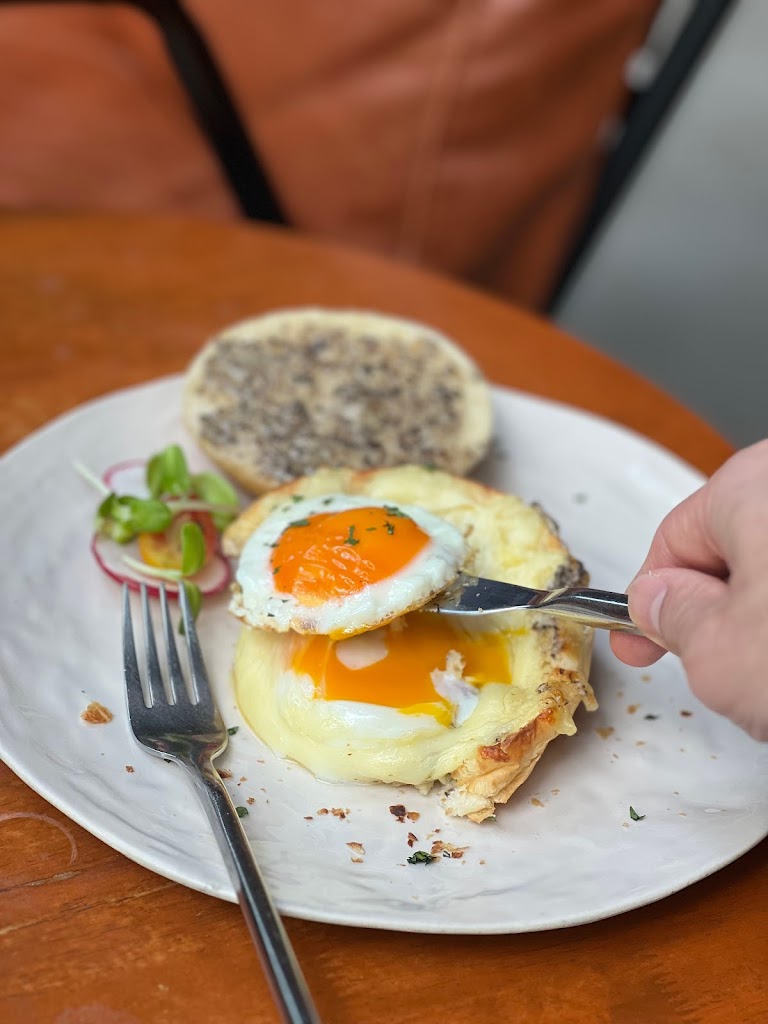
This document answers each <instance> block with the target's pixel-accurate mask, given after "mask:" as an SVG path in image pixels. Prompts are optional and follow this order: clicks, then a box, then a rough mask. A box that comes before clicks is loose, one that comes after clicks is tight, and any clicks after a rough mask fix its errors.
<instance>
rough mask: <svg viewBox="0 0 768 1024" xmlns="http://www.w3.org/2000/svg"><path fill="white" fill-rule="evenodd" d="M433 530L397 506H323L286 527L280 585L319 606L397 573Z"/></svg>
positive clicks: (277, 562)
mask: <svg viewBox="0 0 768 1024" xmlns="http://www.w3.org/2000/svg"><path fill="white" fill-rule="evenodd" d="M428 543H429V534H428V533H426V532H425V531H424V530H422V529H421V527H420V526H417V525H416V523H415V522H414V521H413V520H412V519H411V518H410V517H409V516H406V515H405V514H404V513H403V512H401V511H400V510H399V509H397V508H395V507H394V506H389V505H385V506H383V507H381V508H379V507H370V508H369V507H364V508H354V509H348V510H346V511H344V512H318V513H315V514H314V515H311V516H309V517H308V518H306V519H299V520H297V521H296V522H294V523H291V524H289V526H287V527H286V529H285V530H283V532H282V534H281V535H280V538H279V539H278V541H277V543H276V544H275V547H274V548H273V550H272V557H271V568H272V575H273V577H274V587H275V590H277V591H278V592H279V593H282V594H291V595H292V596H293V597H295V598H296V600H297V601H300V602H301V603H302V604H304V605H308V606H316V605H319V604H322V603H323V602H325V601H328V600H332V599H334V598H342V597H348V596H350V595H352V594H356V593H359V592H360V591H361V590H363V589H364V588H365V587H366V586H370V585H371V584H373V583H378V582H380V581H381V580H384V579H387V578H388V577H390V576H394V575H395V573H397V572H399V571H400V570H401V569H402V568H403V567H404V566H406V565H408V563H409V562H410V561H411V560H412V559H413V558H414V557H415V556H416V555H417V554H418V553H419V552H420V551H421V550H422V549H423V548H424V547H426V545H427V544H428Z"/></svg>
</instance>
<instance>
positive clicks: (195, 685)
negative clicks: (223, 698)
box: [179, 583, 213, 707]
mask: <svg viewBox="0 0 768 1024" xmlns="http://www.w3.org/2000/svg"><path fill="white" fill-rule="evenodd" d="M179 603H180V604H181V614H182V618H183V620H184V635H185V636H186V638H187V651H188V652H189V667H190V669H191V671H192V689H193V692H194V698H195V700H196V701H197V703H199V704H204V705H206V706H209V707H212V706H213V698H212V697H211V685H210V683H209V681H208V672H207V671H206V668H205V662H204V661H203V652H202V651H201V650H200V642H199V640H198V639H197V629H196V628H195V620H194V618H193V616H192V609H191V608H190V607H189V598H188V597H187V591H186V588H185V587H184V584H183V583H182V584H181V585H180V586H179Z"/></svg>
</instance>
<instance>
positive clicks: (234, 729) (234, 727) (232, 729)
mask: <svg viewBox="0 0 768 1024" xmlns="http://www.w3.org/2000/svg"><path fill="white" fill-rule="evenodd" d="M239 728H240V726H239V725H230V727H229V728H228V729H227V732H228V733H229V735H230V736H234V735H235V733H236V732H237V730H238V729H239Z"/></svg>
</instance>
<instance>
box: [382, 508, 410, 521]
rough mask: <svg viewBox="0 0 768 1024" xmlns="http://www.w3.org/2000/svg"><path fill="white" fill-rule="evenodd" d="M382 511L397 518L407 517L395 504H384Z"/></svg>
mask: <svg viewBox="0 0 768 1024" xmlns="http://www.w3.org/2000/svg"><path fill="white" fill-rule="evenodd" d="M384 511H385V512H386V513H387V515H388V516H395V517H396V518H398V519H407V518H408V516H407V515H406V514H405V512H403V511H401V509H399V508H398V507H397V505H385V506H384Z"/></svg>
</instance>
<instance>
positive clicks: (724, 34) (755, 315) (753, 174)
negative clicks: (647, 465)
mask: <svg viewBox="0 0 768 1024" xmlns="http://www.w3.org/2000/svg"><path fill="white" fill-rule="evenodd" d="M704 2H706V0H704ZM693 6H694V3H692V2H690V0H665V4H664V7H663V9H662V12H661V14H660V15H659V17H658V19H657V23H656V25H655V26H654V31H652V33H651V37H650V39H649V45H648V47H647V48H646V49H645V50H644V52H642V53H640V54H638V56H637V58H635V59H634V60H633V61H631V62H630V66H629V68H628V74H629V76H630V78H631V77H632V76H633V75H634V76H636V77H637V78H638V79H639V78H642V77H643V76H646V75H651V74H653V72H654V70H655V66H656V63H657V62H658V60H659V59H660V58H661V57H663V54H664V51H665V49H666V47H667V46H668V45H670V44H671V41H672V39H673V38H674V35H675V32H676V31H677V29H678V27H679V25H680V23H681V22H682V20H683V19H684V17H685V15H686V14H687V13H688V11H689V9H690V8H692V7H693ZM767 54H768V3H766V2H765V0H739V2H737V3H735V4H733V5H732V6H731V9H730V11H729V12H728V14H727V16H726V17H725V19H724V21H723V23H722V25H721V26H720V27H719V29H718V32H717V34H716V36H715V37H714V39H713V40H712V43H711V45H710V46H709V47H708V49H707V51H706V52H705V53H704V54H703V55H702V57H701V59H700V61H699V63H698V64H697V66H696V67H695V69H694V70H693V72H692V74H691V77H690V78H689V79H688V81H687V83H686V86H685V88H684V92H683V93H682V94H681V96H680V97H679V100H678V102H677V103H676V105H675V108H674V109H673V110H672V111H671V113H670V115H669V117H668V118H667V120H666V121H665V122H664V124H663V125H662V127H661V128H660V129H659V131H658V133H657V134H656V136H655V137H654V140H653V142H652V144H651V146H650V147H649V150H648V151H647V152H646V156H645V157H644V158H643V160H642V161H641V163H640V164H639V165H638V167H637V169H636V173H635V174H634V175H633V178H632V180H631V181H630V183H629V184H628V186H627V188H626V190H625V191H624V192H623V194H622V196H621V198H620V199H619V201H618V203H617V205H616V206H615V207H614V210H613V211H612V212H611V214H610V215H609V216H608V217H607V218H606V220H605V222H604V223H603V225H602V226H601V228H600V230H599V231H598V233H597V236H596V238H595V239H594V243H593V244H592V245H591V246H590V247H589V250H588V251H587V252H585V253H584V255H583V257H582V259H581V261H580V263H579V266H578V267H577V269H576V271H575V273H574V275H573V276H572V278H571V280H570V282H569V284H568V286H567V287H566V288H565V290H564V292H563V293H562V294H561V296H560V297H559V298H558V300H557V302H556V303H555V305H554V308H553V309H552V315H553V317H554V319H555V320H556V321H557V322H558V323H559V324H560V325H561V326H562V327H564V328H565V329H566V330H568V331H570V332H571V333H573V334H576V335H577V336H579V337H581V338H583V339H584V340H587V341H589V342H591V343H592V344H595V345H596V346H597V347H599V348H600V349H602V350H603V351H605V352H608V353H610V354H611V355H614V356H615V357H616V358H618V359H620V360H621V361H622V362H625V363H628V364H629V365H631V366H633V367H634V368H635V369H637V370H639V371H640V372H642V373H643V374H645V375H646V376H648V377H650V378H652V379H653V380H654V381H655V382H656V383H658V384H659V385H660V386H662V387H663V388H665V389H666V390H667V391H670V392H672V393H673V394H674V395H676V396H677V397H678V398H680V399H682V400H683V401H684V402H685V403H686V404H687V405H689V406H690V407H692V408H693V409H695V410H696V411H697V412H699V413H700V414H701V415H702V416H703V417H704V418H705V419H707V420H708V421H709V422H710V423H712V424H713V425H714V426H715V427H717V428H718V429H719V430H720V432H721V433H723V434H724V435H725V436H726V437H727V438H728V439H729V440H730V441H732V442H733V443H734V444H737V445H744V444H748V443H750V442H752V441H755V440H758V439H759V438H762V437H765V436H768V399H767V396H766V388H767V386H768V57H767V56H766V55H767Z"/></svg>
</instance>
